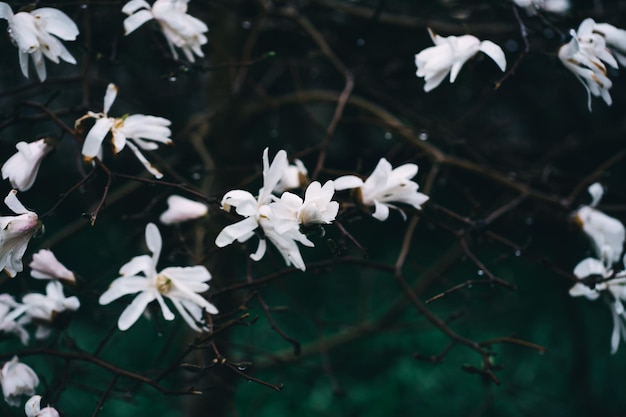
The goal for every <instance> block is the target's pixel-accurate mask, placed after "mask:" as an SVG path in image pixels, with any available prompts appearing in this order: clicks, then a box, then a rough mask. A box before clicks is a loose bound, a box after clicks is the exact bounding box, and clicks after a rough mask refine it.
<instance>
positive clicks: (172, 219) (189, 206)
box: [159, 195, 209, 224]
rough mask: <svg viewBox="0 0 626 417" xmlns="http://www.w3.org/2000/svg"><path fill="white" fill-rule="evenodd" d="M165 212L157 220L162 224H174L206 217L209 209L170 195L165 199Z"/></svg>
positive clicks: (197, 203) (195, 202)
mask: <svg viewBox="0 0 626 417" xmlns="http://www.w3.org/2000/svg"><path fill="white" fill-rule="evenodd" d="M167 206H168V207H167V210H165V211H164V212H163V213H162V214H161V217H159V220H161V223H163V224H175V223H182V222H186V221H187V220H193V219H197V218H199V217H203V216H206V215H207V213H208V212H209V208H208V207H207V206H206V204H203V203H199V202H197V201H193V200H189V199H188V198H184V197H181V196H179V195H171V196H169V197H168V198H167Z"/></svg>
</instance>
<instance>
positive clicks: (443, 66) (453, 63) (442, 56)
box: [415, 28, 506, 92]
mask: <svg viewBox="0 0 626 417" xmlns="http://www.w3.org/2000/svg"><path fill="white" fill-rule="evenodd" d="M428 33H429V34H430V38H431V39H432V40H433V43H434V44H435V46H431V47H429V48H426V49H424V50H423V51H421V52H420V53H418V54H417V55H415V65H416V66H417V76H418V77H424V81H425V82H426V84H424V91H426V92H428V91H430V90H432V89H434V88H436V87H437V86H438V85H439V84H441V82H442V81H443V79H444V78H446V76H447V75H448V74H450V82H451V83H453V82H454V81H455V80H456V77H457V75H458V74H459V71H461V68H462V67H463V65H464V64H465V62H467V60H469V59H470V58H472V57H473V56H474V55H476V54H477V53H478V52H479V51H481V52H483V53H484V54H485V55H487V56H488V57H489V58H491V59H492V60H493V61H494V62H495V63H496V65H498V68H500V70H502V71H504V70H505V69H506V57H505V56H504V52H503V51H502V48H500V47H499V46H498V45H496V44H495V43H493V42H491V41H482V42H481V41H480V40H479V39H478V38H476V37H475V36H472V35H463V36H448V37H443V36H439V35H437V34H436V33H435V32H433V31H432V30H431V29H430V28H429V29H428Z"/></svg>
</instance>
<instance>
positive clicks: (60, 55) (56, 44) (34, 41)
mask: <svg viewBox="0 0 626 417" xmlns="http://www.w3.org/2000/svg"><path fill="white" fill-rule="evenodd" d="M0 18H1V19H6V20H7V21H8V22H9V29H8V31H9V35H10V36H11V39H12V40H13V42H14V43H15V45H16V46H17V48H18V57H19V60H20V68H21V70H22V74H24V76H25V77H26V78H28V57H29V56H30V57H31V58H32V60H33V64H34V65H35V70H36V71H37V76H38V77H39V80H40V81H44V80H45V79H46V64H45V62H44V60H43V57H44V56H45V57H46V58H48V59H49V60H50V61H52V62H54V63H55V64H58V63H59V59H62V60H63V61H65V62H68V63H70V64H76V60H75V59H74V57H73V56H72V55H71V54H70V53H69V52H68V50H67V49H66V48H65V46H63V43H61V41H60V40H59V39H63V40H65V41H73V40H76V37H77V36H78V27H77V26H76V24H75V23H74V22H73V21H72V19H70V18H69V17H68V16H67V15H66V14H65V13H63V12H61V11H60V10H57V9H53V8H50V7H42V8H40V9H35V10H33V11H31V12H30V13H28V12H19V13H16V14H13V10H11V6H9V5H8V4H7V3H4V2H0ZM57 38H59V39H57Z"/></svg>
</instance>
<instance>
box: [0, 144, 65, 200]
mask: <svg viewBox="0 0 626 417" xmlns="http://www.w3.org/2000/svg"><path fill="white" fill-rule="evenodd" d="M15 147H16V148H17V153H16V154H14V155H13V156H11V157H10V158H9V159H7V161H6V162H5V163H4V165H2V179H3V180H6V179H7V178H8V179H9V181H10V182H11V186H13V188H17V189H18V190H20V191H26V190H28V189H30V187H32V186H33V183H34V182H35V178H36V177H37V172H38V171H39V165H41V161H42V160H43V158H44V156H46V155H47V154H49V153H50V152H51V151H52V149H54V146H52V145H50V144H49V143H48V142H47V139H46V138H42V139H39V140H36V141H34V142H30V143H26V142H18V143H17V145H15Z"/></svg>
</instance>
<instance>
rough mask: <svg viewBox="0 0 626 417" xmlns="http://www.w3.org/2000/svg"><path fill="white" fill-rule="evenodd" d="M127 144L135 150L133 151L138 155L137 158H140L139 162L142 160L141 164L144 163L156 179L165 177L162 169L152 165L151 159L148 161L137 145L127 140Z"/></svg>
mask: <svg viewBox="0 0 626 417" xmlns="http://www.w3.org/2000/svg"><path fill="white" fill-rule="evenodd" d="M126 146H128V148H129V149H130V150H131V151H133V153H134V154H135V156H136V157H137V159H138V160H139V162H141V164H142V165H143V167H144V168H145V169H146V170H147V171H148V172H149V173H150V174H152V175H154V177H155V178H156V179H161V178H163V174H162V173H161V171H159V170H158V169H157V168H156V167H155V166H154V165H152V164H151V163H150V161H148V160H147V159H146V157H145V156H143V154H142V153H141V151H140V150H139V149H138V148H137V146H135V145H134V144H133V143H131V142H126Z"/></svg>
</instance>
